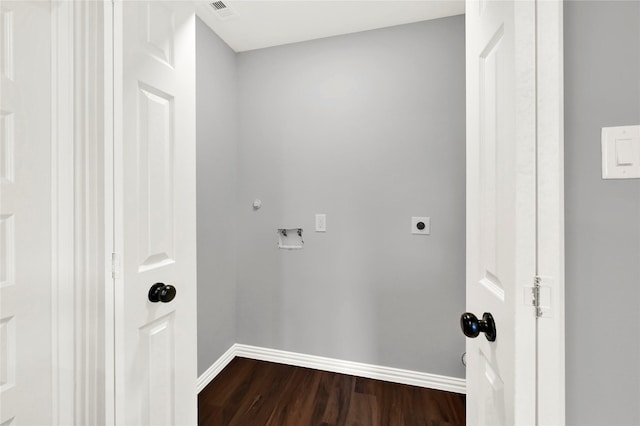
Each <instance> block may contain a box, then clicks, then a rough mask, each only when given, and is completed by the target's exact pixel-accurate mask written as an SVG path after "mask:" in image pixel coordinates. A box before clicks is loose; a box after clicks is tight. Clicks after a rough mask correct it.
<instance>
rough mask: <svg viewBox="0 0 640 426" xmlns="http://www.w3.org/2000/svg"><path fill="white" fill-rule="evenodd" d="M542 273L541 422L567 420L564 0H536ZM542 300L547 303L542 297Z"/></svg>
mask: <svg viewBox="0 0 640 426" xmlns="http://www.w3.org/2000/svg"><path fill="white" fill-rule="evenodd" d="M536 3H537V17H536V33H537V34H536V37H537V40H536V45H537V73H536V74H537V116H538V120H537V121H538V123H537V146H538V152H537V163H538V164H537V168H538V173H537V176H538V182H537V191H538V205H537V221H538V226H537V227H538V230H537V232H538V243H537V247H538V254H537V258H538V265H537V275H538V276H541V277H550V278H546V280H547V282H546V283H545V282H544V280H545V278H543V286H545V287H548V288H546V289H545V290H548V294H547V296H548V297H550V308H548V309H547V308H544V307H543V309H542V316H541V317H540V318H539V319H538V354H537V371H538V377H537V399H538V410H537V411H538V415H537V424H539V425H561V424H564V423H565V352H564V350H565V333H564V71H563V54H564V50H563V2H562V0H537V2H536ZM543 303H546V302H545V301H543Z"/></svg>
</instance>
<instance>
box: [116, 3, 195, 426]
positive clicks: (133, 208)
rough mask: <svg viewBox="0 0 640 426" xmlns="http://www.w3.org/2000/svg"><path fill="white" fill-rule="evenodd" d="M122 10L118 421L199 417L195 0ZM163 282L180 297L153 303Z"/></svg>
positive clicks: (180, 421)
mask: <svg viewBox="0 0 640 426" xmlns="http://www.w3.org/2000/svg"><path fill="white" fill-rule="evenodd" d="M115 11H116V32H117V25H118V23H120V24H121V25H122V41H121V45H119V46H118V45H117V44H116V52H118V49H119V48H120V49H121V53H122V68H123V77H122V82H121V90H122V92H121V96H122V109H121V112H122V117H121V122H122V140H121V145H120V149H121V155H117V156H116V170H121V175H120V176H118V172H116V179H122V182H121V188H122V190H121V198H119V197H117V198H116V209H120V213H121V216H120V217H121V220H122V228H121V232H118V231H116V247H121V250H122V265H123V271H122V276H121V278H120V279H118V280H117V281H116V284H117V285H116V292H117V301H116V306H121V307H122V309H123V312H122V314H121V315H117V319H116V353H117V356H116V359H117V361H116V422H117V423H118V424H131V425H134V424H135V425H154V426H157V425H182V424H195V423H196V422H197V405H196V404H197V402H196V379H197V377H196V374H197V371H196V299H195V297H196V293H195V292H196V274H195V272H196V252H195V248H196V234H195V229H196V228H195V218H196V213H195V206H196V204H195V202H196V200H195V83H194V81H195V14H194V11H193V9H192V6H190V5H188V4H187V2H183V3H179V2H176V3H170V2H135V1H132V2H122V3H116V5H115ZM116 78H117V77H116ZM116 90H118V85H117V84H116ZM116 98H117V97H116ZM117 144H118V141H116V145H117ZM118 164H119V165H118ZM116 187H118V185H116ZM117 228H118V226H116V229H117ZM155 283H165V284H170V285H173V286H174V287H175V288H176V289H177V293H176V296H175V298H174V299H173V300H171V301H170V302H167V303H163V302H156V303H152V302H150V301H149V298H148V292H149V289H150V287H151V286H152V285H153V284H155Z"/></svg>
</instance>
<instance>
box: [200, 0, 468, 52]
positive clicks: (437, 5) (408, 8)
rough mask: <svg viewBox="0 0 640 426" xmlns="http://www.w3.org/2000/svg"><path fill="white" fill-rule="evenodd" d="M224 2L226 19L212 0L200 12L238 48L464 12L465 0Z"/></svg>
mask: <svg viewBox="0 0 640 426" xmlns="http://www.w3.org/2000/svg"><path fill="white" fill-rule="evenodd" d="M211 1H215V0H211ZM223 2H224V3H225V5H226V6H227V7H228V9H230V10H228V11H231V12H234V15H233V16H231V17H228V18H225V19H220V18H219V17H218V16H217V15H216V13H215V12H214V9H213V8H212V7H211V6H210V5H209V2H206V3H205V2H198V16H199V17H200V18H201V19H202V20H203V21H204V22H206V23H207V25H209V27H211V29H213V31H215V32H216V34H218V36H220V38H222V39H223V40H224V41H225V42H226V43H227V44H228V45H229V46H230V47H231V48H232V49H233V50H235V51H236V52H244V51H247V50H253V49H261V48H263V47H271V46H277V45H281V44H289V43H296V42H299V41H305V40H313V39H317V38H323V37H331V36H335V35H340V34H349V33H355V32H359V31H366V30H372V29H376V28H383V27H390V26H394V25H401V24H408V23H410V22H418V21H425V20H428V19H436V18H442V17H445V16H453V15H460V14H463V13H464V0H409V1H404V0H378V1H370V0H285V1H270V0H261V1H250V0H223Z"/></svg>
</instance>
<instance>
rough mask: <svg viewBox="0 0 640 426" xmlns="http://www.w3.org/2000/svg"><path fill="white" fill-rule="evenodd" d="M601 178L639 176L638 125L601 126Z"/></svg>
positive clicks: (639, 143)
mask: <svg viewBox="0 0 640 426" xmlns="http://www.w3.org/2000/svg"><path fill="white" fill-rule="evenodd" d="M602 178H603V179H633V178H640V126H619V127H603V128H602Z"/></svg>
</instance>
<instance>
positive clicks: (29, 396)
mask: <svg viewBox="0 0 640 426" xmlns="http://www.w3.org/2000/svg"><path fill="white" fill-rule="evenodd" d="M50 38H51V4H50V3H49V2H27V1H22V2H6V1H3V2H0V185H1V186H0V425H2V426H8V425H17V424H20V425H45V424H52V422H53V420H52V419H53V417H52V413H53V412H52V401H53V398H52V342H51V336H52V334H51V333H52V329H51V321H52V315H51V314H52V310H51V286H52V280H51V271H52V268H51V265H52V263H51V262H52V248H51V247H52V244H51V229H52V227H51V224H52V215H51V210H52V208H51V206H52V204H51V189H52V188H51V42H50ZM34 403H35V404H37V405H36V407H35V409H34Z"/></svg>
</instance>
